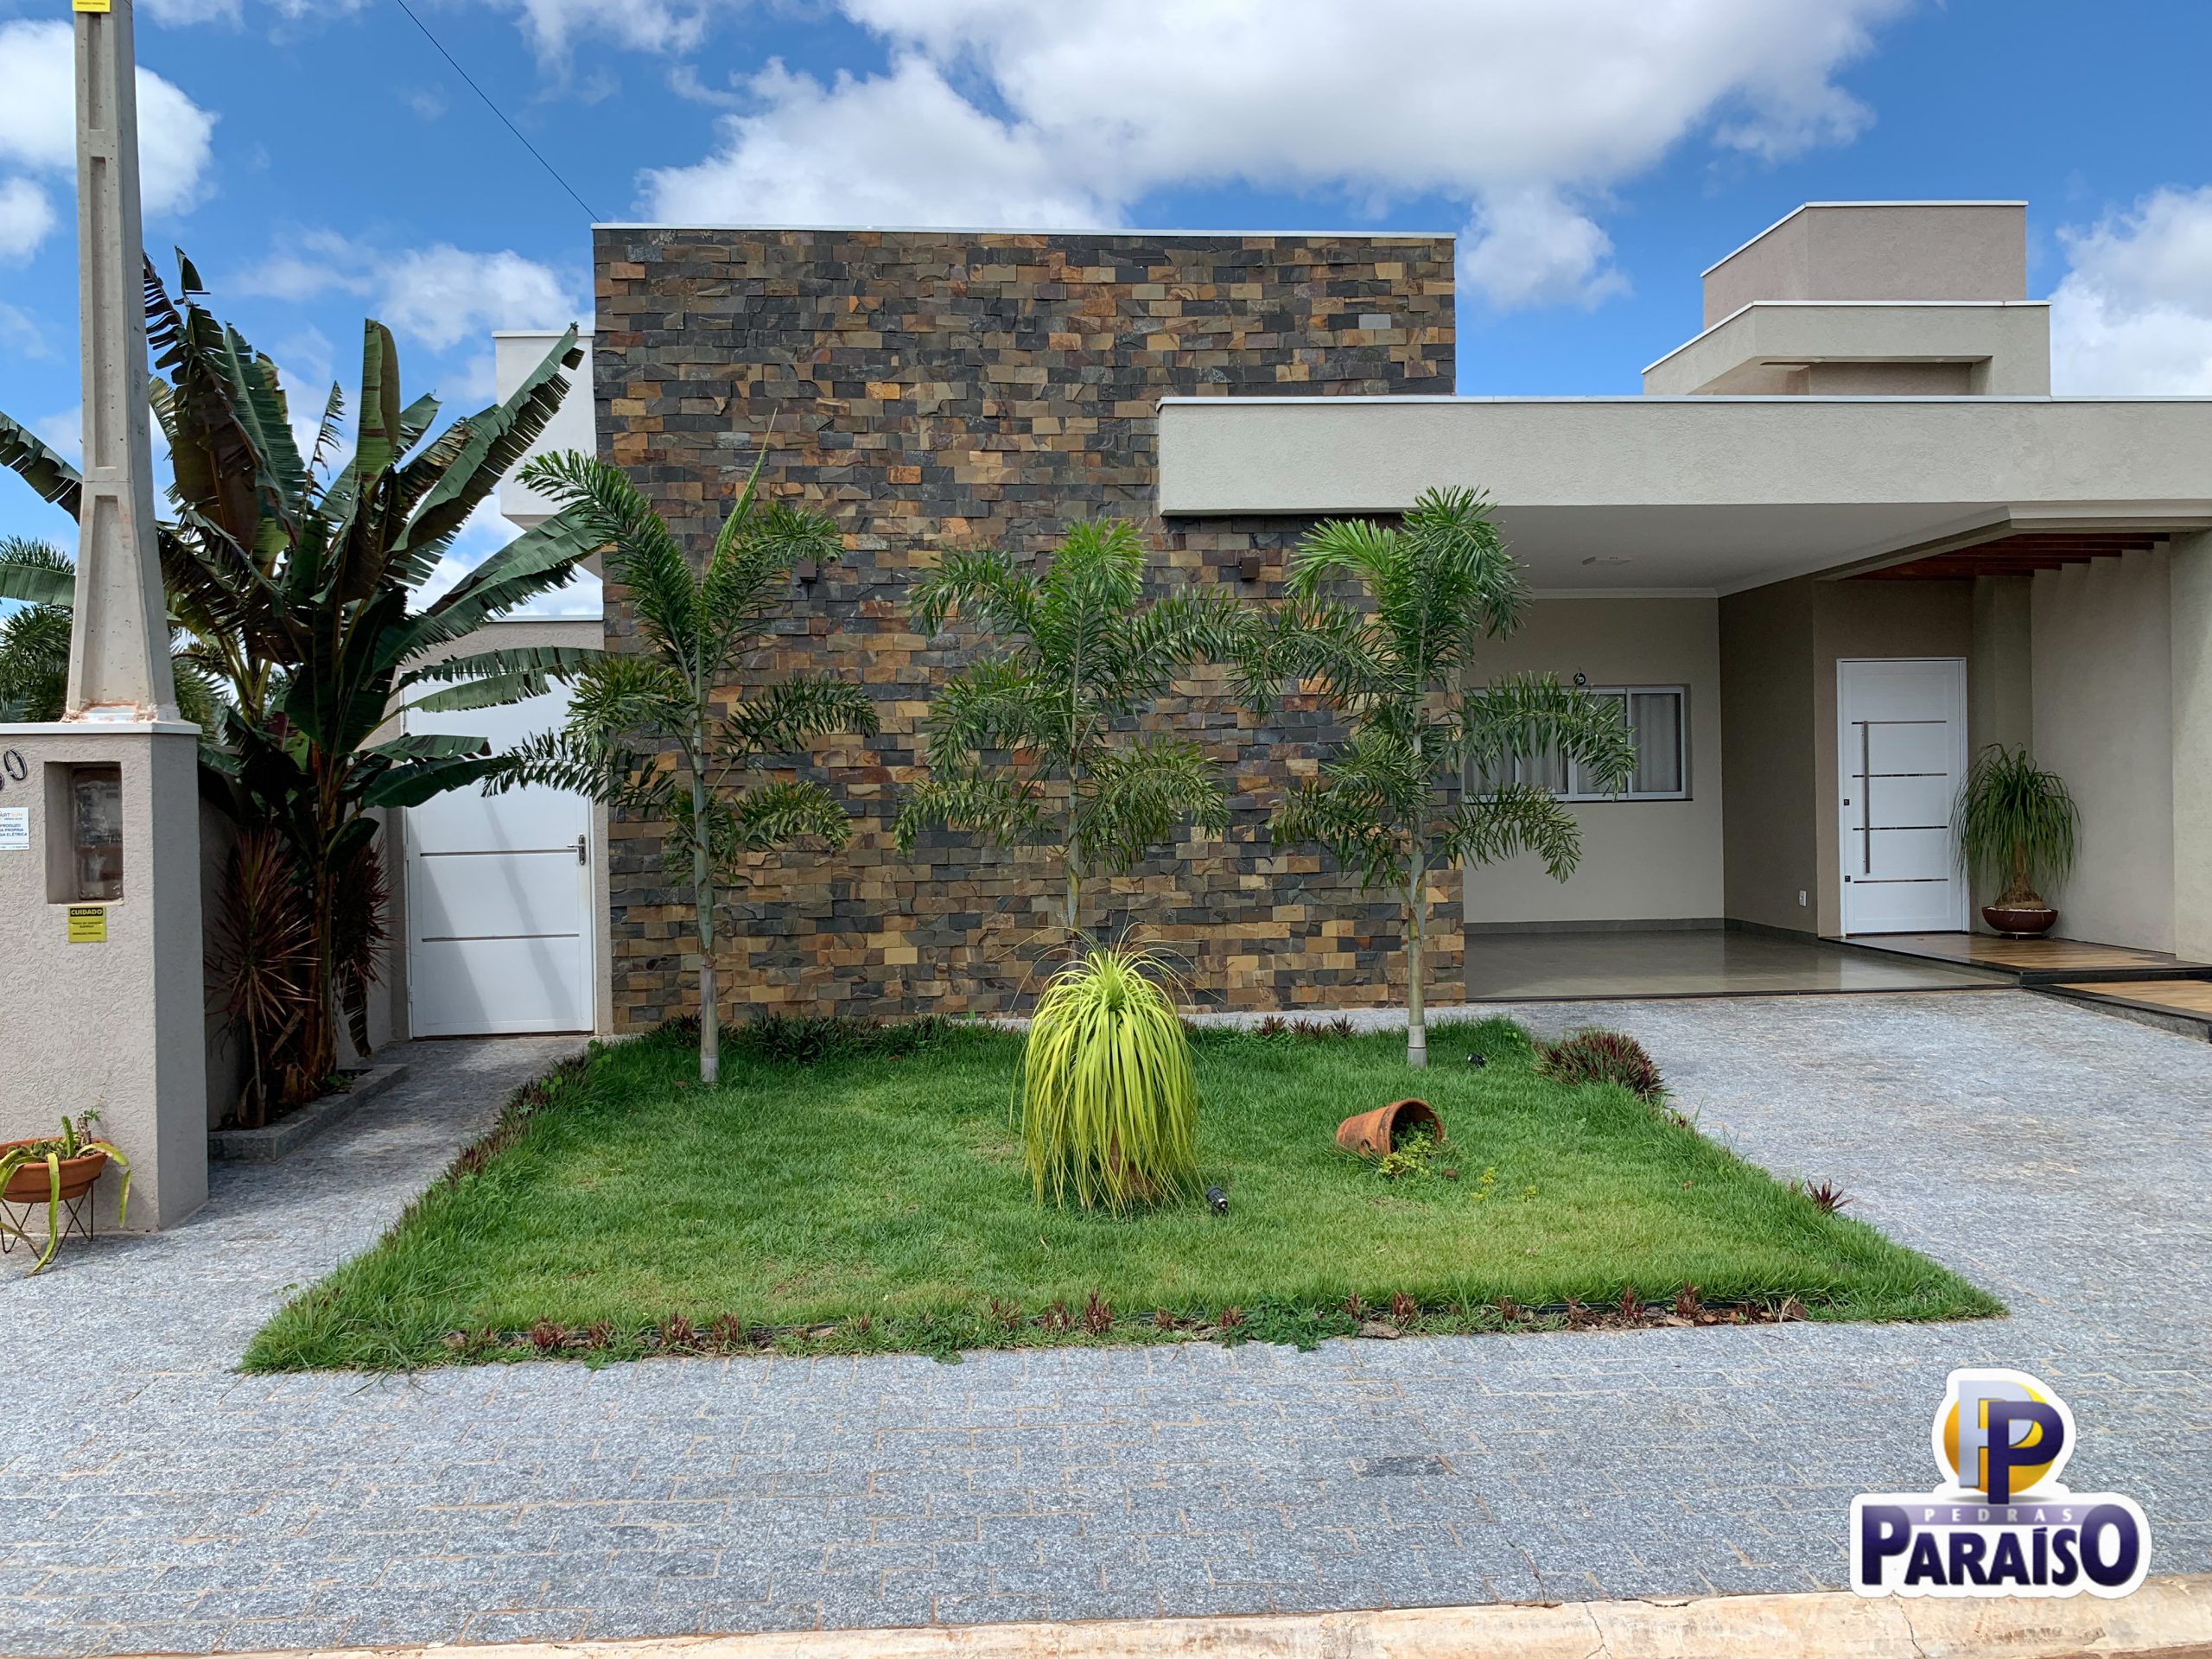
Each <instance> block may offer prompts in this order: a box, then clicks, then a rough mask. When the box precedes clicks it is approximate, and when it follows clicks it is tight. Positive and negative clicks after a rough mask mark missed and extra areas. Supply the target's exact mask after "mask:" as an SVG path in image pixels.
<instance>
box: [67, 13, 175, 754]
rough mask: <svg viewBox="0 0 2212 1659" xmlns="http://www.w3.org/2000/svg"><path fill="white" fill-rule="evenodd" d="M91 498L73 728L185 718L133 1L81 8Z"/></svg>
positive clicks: (81, 225) (81, 294) (81, 214)
mask: <svg viewBox="0 0 2212 1659" xmlns="http://www.w3.org/2000/svg"><path fill="white" fill-rule="evenodd" d="M131 3H132V0H73V4H74V7H75V13H76V22H77V296H78V299H77V305H78V312H79V317H80V319H81V326H82V329H83V334H84V344H83V363H84V385H83V394H84V405H85V416H84V424H85V469H84V470H85V493H84V505H83V507H82V508H81V510H80V511H79V514H78V519H77V598H76V626H75V628H74V629H73V632H72V633H71V635H70V643H69V686H68V693H67V706H66V709H65V712H64V714H63V716H62V717H63V718H64V719H65V720H123V721H142V720H175V718H176V683H175V678H174V677H173V676H172V675H171V673H170V670H169V651H168V611H167V607H165V606H164V605H163V603H162V574H161V564H160V561H159V559H158V558H157V557H156V553H155V546H154V467H153V454H152V449H151V447H150V445H149V441H148V433H147V429H146V313H145V302H144V298H143V296H144V286H143V280H142V273H143V269H144V260H145V255H144V253H143V246H144V244H143V238H142V237H141V234H140V227H139V221H138V77H137V58H136V56H135V54H134V49H133V45H132V40H131V32H130V7H131Z"/></svg>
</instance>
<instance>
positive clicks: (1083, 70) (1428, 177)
mask: <svg viewBox="0 0 2212 1659" xmlns="http://www.w3.org/2000/svg"><path fill="white" fill-rule="evenodd" d="M410 3H411V4H413V5H414V7H415V9H416V12H417V13H418V14H419V15H420V16H421V17H422V18H423V22H426V23H427V24H428V25H429V28H430V29H432V30H433V31H435V34H436V35H438V37H439V38H440V39H441V40H442V41H443V42H444V44H445V45H446V47H447V48H449V49H450V50H451V52H452V53H453V54H454V57H455V58H457V59H458V60H460V61H461V63H462V64H463V65H464V66H466V67H467V70H468V72H469V73H470V74H471V75H473V76H474V78H475V79H477V81H478V82H479V83H480V84H481V86H483V87H484V88H485V90H486V92H489V93H490V95H491V96H492V98H493V99H494V100H495V101H496V102H497V103H498V104H499V106H500V107H501V108H502V109H504V110H505V111H506V112H507V114H508V115H509V116H511V117H512V119H513V120H514V122H515V123H516V124H517V125H518V127H520V128H521V130H523V131H524V133H525V134H526V135H528V137H529V138H530V140H531V143H534V144H535V145H537V148H538V149H540V150H542V151H543V153H544V155H545V156H546V157H547V158H548V159H549V160H550V162H551V163H552V164H553V166H554V167H555V168H557V169H558V170H559V172H560V173H561V174H562V175H563V177H564V178H565V179H566V180H567V181H568V183H569V185H570V186H572V187H573V188H574V189H575V192H576V193H577V194H579V195H581V196H582V198H583V200H585V201H586V202H588V203H589V204H590V206H591V207H592V209H593V210H594V212H595V213H596V214H597V215H598V216H600V217H602V218H606V219H655V218H664V217H675V218H686V219H695V220H710V221H720V222H748V221H749V222H804V221H811V222H829V223H851V222H869V223H896V224H931V223H935V224H959V225H973V224H1030V225H1034V224H1050V225H1060V226H1069V225H1130V226H1143V225H1157V226H1221V227H1224V228H1240V227H1241V228H1261V229H1265V228H1284V227H1297V228H1306V227H1317V226H1331V227H1343V228H1346V229H1354V230H1357V229H1363V228H1372V229H1380V228H1410V229H1422V230H1449V231H1452V232H1457V233H1458V234H1459V236H1460V238H1461V245H1460V249H1461V283H1460V299H1459V390H1460V391H1463V392H1468V393H1490V392H1520V393H1551V394H1561V393H1592V392H1629V391H1634V390H1635V389H1636V388H1637V374H1638V371H1639V370H1640V369H1641V368H1642V366H1643V365H1644V364H1645V363H1647V362H1649V361H1650V360H1651V359H1654V358H1656V357H1658V356H1659V355H1661V354H1662V353H1664V352H1666V351H1668V350H1669V349H1670V348H1671V347H1673V346H1675V345H1677V344H1679V343H1680V342H1681V340H1684V339H1687V338H1688V336H1689V335H1690V334H1694V333H1695V332H1696V328H1697V313H1698V299H1697V277H1698V272H1699V270H1700V269H1701V268H1702V267H1703V266H1705V265H1706V264H1708V263H1710V262H1711V261H1712V260H1713V259H1714V258H1716V257H1719V255H1720V254H1722V253H1724V252H1726V251H1727V250H1728V249H1730V248H1731V247H1733V246H1734V245H1737V244H1738V243H1739V242H1741V241H1742V240H1744V239H1745V238H1746V237H1748V236H1750V235H1751V234H1753V233H1754V232H1757V231H1758V230H1759V229H1761V228H1763V227H1764V226H1766V225H1767V224H1769V223H1770V222H1771V221H1772V220H1774V219H1777V218H1778V217H1780V216H1781V215H1782V214H1783V213H1786V212H1788V211H1789V208H1791V207H1794V206H1796V204H1797V203H1799V202H1801V201H1803V200H1816V199H1835V198H1850V197H2006V198H2014V197H2024V198H2025V199H2027V200H2028V202H2029V204H2030V207H2029V227H2030V235H2031V251H2030V260H2031V265H2030V277H2029V283H2030V291H2031V293H2032V294H2034V295H2037V296H2053V297H2054V300H2055V310H2054V331H2055V339H2056V361H2057V373H2058V377H2059V382H2060V389H2061V390H2067V391H2160V392H2212V112H2208V105H2207V103H2206V100H2205V99H2203V97H2202V66H2203V65H2204V64H2205V63H2206V62H2207V61H2212V6H2207V5H2203V4H2201V3H2194V0H2191V3H2181V0H2170V3H2155V0H2104V3H2096V4H2089V3H2066V4H2061V3H2049V0H1950V3H1948V4H1936V3H1931V0H1917V3H1915V0H1673V3H1671V4H1669V5H1665V6H1660V5H1656V4H1654V3H1651V0H1578V3H1575V4H1573V5H1565V4H1556V3H1553V0H1427V3H1422V0H1367V3H1363V5H1361V6H1358V7H1345V6H1344V5H1343V4H1342V3H1341V0H1179V3H1173V4H1169V3H1166V0H1156V3H1139V0H1096V3H1091V4H1087V5H1073V4H1068V5H1063V4H1060V3H1057V0H1055V3H1049V4H1044V3H1035V0H721V3H717V0H410ZM66 25H67V5H66V0H37V3H35V4H34V3H28V0H0V86H4V87H5V88H6V91H7V97H6V99H5V100H4V102H0V410H5V411H6V412H8V413H9V414H10V415H13V416H16V417H17V418H19V419H23V420H26V421H28V422H29V423H33V424H34V425H35V426H37V427H38V428H39V429H41V430H42V431H44V432H46V433H47V434H48V435H49V436H50V437H53V438H54V439H55V440H56V441H59V442H64V443H65V444H66V443H67V442H69V438H70V433H71V431H72V429H73V421H74V410H75V407H76V404H77V391H76V374H77V360H76V346H75V315H74V309H75V272H74V252H75V251H74V244H73V236H72V233H71V232H70V228H69V224H70V213H71V211H72V201H71V174H70V168H69V162H68V157H69V150H68V143H69V132H68V107H67V99H68V88H67V79H66V66H67V55H66V46H67V39H66ZM138 42H139V56H140V61H141V64H142V67H143V70H144V71H146V72H149V73H151V74H152V75H154V76H156V77H158V78H159V81H158V82H157V83H149V84H146V85H145V89H144V91H143V92H142V99H143V103H144V105H145V112H146V128H147V130H146V136H145V145H146V151H147V153H146V168H147V175H148V181H149V214H148V225H147V239H148V243H149V246H150V247H152V248H154V249H156V250H158V251H162V252H161V253H160V255H159V256H158V257H162V260H163V263H164V264H166V263H167V260H166V252H165V251H166V250H167V249H168V247H169V246H170V245H173V244H181V245H183V246H184V247H185V248H186V249H187V250H188V251H190V252H191V253H192V255H193V256H194V258H195V259H196V260H197V262H198V263H199V264H200V270H201V271H202V272H203V274H204V275H205V276H206V277H207V279H208V281H209V283H210V284H211V286H212V288H213V290H214V295H215V300H216V302H217V305H218V307H219V309H220V310H222V311H223V312H224V313H225V314H226V315H229V316H230V317H232V319H233V320H234V321H237V322H238V324H239V325H240V326H241V327H244V328H245V331H246V332H247V334H249V335H250V336H251V338H252V339H253V340H255V342H256V343H257V345H259V346H262V347H263V348H264V350H267V351H269V352H270V353H272V354H273V355H274V356H275V357H276V358H277V360H278V362H279V363H280V365H283V368H284V369H285V370H286V372H287V373H288V374H289V375H291V376H293V377H296V378H298V379H299V380H301V381H302V382H305V383H309V384H312V385H315V386H316V387H317V388H318V389H317V390H316V391H314V392H311V393H310V394H309V397H310V398H311V399H313V400H315V401H319V397H320V391H319V388H320V386H321V385H327V382H328V380H329V379H330V378H331V377H332V376H333V375H337V376H338V377H340V378H343V379H345V380H346V382H347V383H348V384H349V385H350V383H351V381H352V379H353V366H354V364H353V359H355V358H356V356H357V354H358V350H359V327H360V319H361V317H362V315H364V313H365V312H373V313H374V314H376V315H380V316H382V317H383V318H384V319H385V321H388V322H390V323H391V324H392V325H393V327H395V329H396V330H397V333H398V335H399V339H400V344H401V348H402V359H403V363H404V366H405V369H406V371H407V381H408V385H409V387H410V391H412V390H418V389H422V388H424V387H434V388H435V389H437V390H438V391H441V392H442V394H444V395H446V396H448V397H450V398H452V399H454V401H455V402H456V404H461V405H466V406H469V407H473V406H474V404H475V403H476V402H479V401H481V400H483V399H484V398H486V397H488V394H489V390H490V386H489V359H488V348H489V340H488V333H489V330H490V329H491V328H492V327H495V326H500V325H503V324H512V325H540V324H556V323H560V322H565V321H569V320H570V319H571V318H584V317H588V309H589V303H590V297H589V271H588V238H587V235H586V226H587V224H588V218H589V216H588V215H587V213H585V211H584V210H583V209H582V207H578V206H577V204H576V203H575V201H574V200H571V199H570V198H569V194H567V192H566V191H565V190H564V189H563V186H562V185H561V184H559V183H556V181H554V180H553V179H552V178H551V177H550V176H548V175H547V174H546V172H545V171H544V170H543V168H540V166H539V165H538V163H537V162H536V161H534V160H532V159H531V156H530V155H529V154H528V153H527V152H526V151H525V150H524V148H523V147H522V145H521V144H520V143H518V141H517V140H516V139H515V138H514V137H512V135H511V134H510V133H509V132H508V131H507V130H505V128H504V127H502V126H501V125H500V124H499V121H498V119H497V118H495V117H494V116H493V114H492V113H491V112H490V111H487V110H486V108H485V106H484V105H483V104H482V103H481V102H480V101H479V99H477V97H476V95H475V94H474V92H471V91H470V90H469V88H468V87H467V85H465V84H464V83H463V81H462V80H461V77H460V76H459V75H457V74H456V73H454V70H453V68H452V67H449V66H448V64H447V63H446V62H445V61H444V60H442V59H441V58H440V57H439V55H438V54H437V53H436V51H435V48H433V47H432V46H431V45H430V43H429V41H427V40H425V39H424V38H423V35H422V34H421V33H420V32H419V31H418V30H417V29H416V25H415V24H414V23H413V22H410V19H409V17H408V16H407V14H406V12H405V11H404V10H403V9H402V8H401V6H400V4H399V3H397V0H282V3H277V4H271V3H269V0H139V16H138ZM57 66H59V69H58V70H57ZM57 73H58V74H59V76H60V79H58V80H57V79H56V76H57ZM66 531H67V524H66V523H64V522H62V521H60V520H59V518H58V517H57V515H55V514H54V513H53V512H51V510H49V509H47V508H44V507H43V506H42V505H40V504H39V503H37V502H36V501H35V500H34V499H31V498H30V497H29V493H28V492H26V491H23V490H22V489H21V488H19V487H17V486H15V484H14V482H13V480H8V479H4V478H0V533H10V532H20V533H45V534H49V535H55V536H58V537H61V538H62V539H64V540H65V542H66V540H67V536H66ZM497 539H499V532H498V527H497V526H496V525H493V524H485V525H483V526H481V527H480V530H479V531H478V532H477V533H476V534H475V535H474V537H473V545H474V547H475V549H476V550H478V551H479V552H480V551H481V550H487V549H488V548H489V547H490V546H491V545H493V544H494V543H496V541H497Z"/></svg>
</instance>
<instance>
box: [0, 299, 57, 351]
mask: <svg viewBox="0 0 2212 1659" xmlns="http://www.w3.org/2000/svg"><path fill="white" fill-rule="evenodd" d="M0 346H6V347H7V348H8V349H9V350H10V351H11V352H14V353H17V354H18V355H20V356H22V357H45V356H47V355H48V353H50V352H51V351H52V349H53V348H52V347H51V346H48V344H47V340H46V330H45V329H43V328H41V327H39V321H38V319H37V318H36V317H35V316H33V315H31V314H30V313H29V312H28V311H26V310H24V309H23V308H22V307H21V306H19V305H10V304H9V303H8V302H6V301H5V300H0Z"/></svg>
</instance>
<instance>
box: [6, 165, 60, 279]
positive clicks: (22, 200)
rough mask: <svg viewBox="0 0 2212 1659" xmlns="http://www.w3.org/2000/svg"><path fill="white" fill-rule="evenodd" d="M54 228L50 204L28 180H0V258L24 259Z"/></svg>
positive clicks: (40, 191) (42, 192)
mask: <svg viewBox="0 0 2212 1659" xmlns="http://www.w3.org/2000/svg"><path fill="white" fill-rule="evenodd" d="M53 228H54V204H53V203H52V202H50V201H48V200H47V199H46V192H45V191H43V190H41V189H40V188H38V186H36V185H35V184H33V183H32V182H31V181H29V179H22V178H15V179H0V259H4V260H10V261H14V260H17V259H28V258H29V257H31V255H32V254H33V253H35V252H36V251H37V250H38V245H39V244H40V243H41V242H43V241H45V240H46V236H47V232H49V231H51V230H52V229H53Z"/></svg>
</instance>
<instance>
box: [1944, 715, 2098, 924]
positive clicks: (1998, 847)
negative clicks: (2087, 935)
mask: <svg viewBox="0 0 2212 1659" xmlns="http://www.w3.org/2000/svg"><path fill="white" fill-rule="evenodd" d="M1952 818H1953V833H1954V835H1955V836H1956V838H1957V840H1958V843H1959V859H1960V861H1961V863H1963V864H1964V865H1965V866H1966V868H1967V871H1968V873H1969V874H1972V875H1973V876H1974V877H1975V878H1976V879H1977V880H1981V881H1984V882H1986V883H1987V884H1988V886H1990V887H1999V886H2001V887H2002V889H2003V891H2002V892H2001V893H2000V894H1999V898H1998V899H1997V907H1998V908H1999V909H2005V910H2044V909H2047V908H2048V906H2045V905H2044V901H2043V899H2042V898H2041V897H2040V896H2039V895H2038V894H2037V891H2036V890H2037V887H2043V886H2046V885H2054V884H2056V883H2058V882H2062V881H2063V880H2066V878H2067V876H2068V875H2069V874H2071V872H2072V871H2073V868H2074V857H2075V852H2076V850H2077V849H2078V848H2079V845H2080V842H2081V838H2082V814H2081V810H2080V809H2079V808H2077V807H2076V806H2075V804H2074V798H2073V797H2072V796H2071V795H2070V794H2069V793H2068V792H2067V789H2066V784H2065V781H2064V780H2063V779H2061V778H2060V777H2059V776H2058V775H2057V773H2056V772H2045V771H2044V770H2043V768H2041V767H2040V766H2037V765H2036V763H2035V759H2034V757H2033V756H2031V754H2030V753H2028V750H2027V746H2026V745H2024V744H2023V745H2022V746H2021V747H2018V748H2017V749H2012V748H2007V747H2005V746H2004V745H2003V744H2001V743H1993V744H1991V745H1989V746H1988V747H1986V748H1985V749H1983V750H1982V752H1981V753H1980V754H1978V755H1976V756H1975V757H1974V765H1973V766H1971V767H1969V768H1968V769H1967V779H1966V783H1965V784H1964V785H1962V786H1961V789H1960V791H1959V798H1958V803H1957V805H1956V807H1955V810H1954V811H1953V813H1952Z"/></svg>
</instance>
